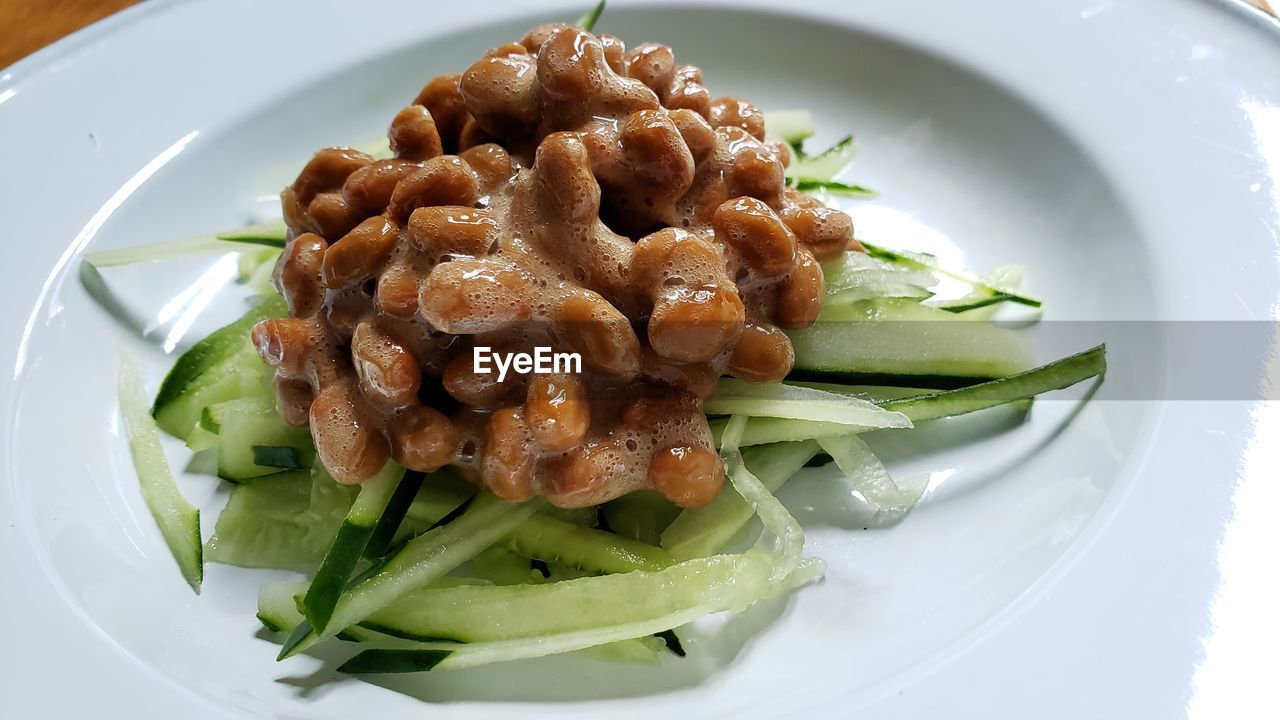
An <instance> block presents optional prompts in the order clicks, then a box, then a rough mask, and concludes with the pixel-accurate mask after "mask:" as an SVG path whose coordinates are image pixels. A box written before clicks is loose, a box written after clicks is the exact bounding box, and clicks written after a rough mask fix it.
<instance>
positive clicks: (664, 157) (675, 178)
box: [618, 110, 693, 199]
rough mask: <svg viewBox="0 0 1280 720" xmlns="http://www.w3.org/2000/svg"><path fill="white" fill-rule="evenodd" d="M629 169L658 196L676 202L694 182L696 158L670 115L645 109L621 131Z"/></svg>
mask: <svg viewBox="0 0 1280 720" xmlns="http://www.w3.org/2000/svg"><path fill="white" fill-rule="evenodd" d="M618 142H620V143H621V144H622V153H623V157H624V158H625V159H626V161H627V166H628V167H627V169H628V170H629V171H630V172H631V173H632V175H633V177H636V178H640V179H643V180H645V181H647V183H648V185H649V186H650V187H651V188H653V189H654V190H655V191H656V197H660V198H666V199H675V198H678V197H680V196H682V195H684V194H685V192H686V191H687V190H688V189H689V186H690V185H691V184H692V183H693V155H692V154H691V153H690V152H689V148H688V146H686V145H685V143H684V138H683V137H681V136H680V131H679V130H678V129H676V126H675V123H673V122H672V121H671V120H670V119H669V118H668V117H667V115H666V113H664V112H661V111H658V110H642V111H640V112H637V113H632V114H631V115H629V116H627V118H626V119H625V120H623V121H622V123H621V126H620V128H619V132H618Z"/></svg>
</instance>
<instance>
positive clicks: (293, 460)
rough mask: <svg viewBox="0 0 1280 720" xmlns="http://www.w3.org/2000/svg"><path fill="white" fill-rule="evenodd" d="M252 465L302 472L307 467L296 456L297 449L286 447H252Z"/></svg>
mask: <svg viewBox="0 0 1280 720" xmlns="http://www.w3.org/2000/svg"><path fill="white" fill-rule="evenodd" d="M253 463H254V464H255V465H262V466H264V467H276V468H284V469H285V470H302V469H305V468H306V467H307V466H306V465H304V464H303V462H302V458H301V457H300V456H299V455H298V449H297V448H295V447H289V446H288V445H254V446H253Z"/></svg>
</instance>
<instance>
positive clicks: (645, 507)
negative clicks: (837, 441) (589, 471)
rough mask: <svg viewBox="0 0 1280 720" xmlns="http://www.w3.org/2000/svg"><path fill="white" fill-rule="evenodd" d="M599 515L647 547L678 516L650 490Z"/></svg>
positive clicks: (614, 502)
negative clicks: (646, 544) (602, 515)
mask: <svg viewBox="0 0 1280 720" xmlns="http://www.w3.org/2000/svg"><path fill="white" fill-rule="evenodd" d="M841 427H844V426H841ZM602 511H603V512H604V517H605V520H606V521H607V522H608V523H609V528H610V529H611V530H613V532H615V533H617V534H619V535H621V536H623V537H627V538H631V539H632V540H639V541H640V542H643V543H648V544H649V545H658V544H659V543H660V542H661V541H662V531H663V530H666V529H667V526H668V525H670V524H671V521H672V520H675V519H676V516H677V515H679V514H680V508H679V507H678V506H677V505H675V504H674V503H672V502H671V501H670V500H668V499H666V498H664V497H662V496H661V495H659V494H658V493H656V492H653V491H652V490H638V491H636V492H632V493H627V494H626V495H623V496H622V497H620V498H618V499H616V500H610V501H609V502H607V503H605V504H604V506H603V507H602Z"/></svg>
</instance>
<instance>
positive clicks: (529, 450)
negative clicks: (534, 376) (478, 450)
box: [480, 407, 536, 502]
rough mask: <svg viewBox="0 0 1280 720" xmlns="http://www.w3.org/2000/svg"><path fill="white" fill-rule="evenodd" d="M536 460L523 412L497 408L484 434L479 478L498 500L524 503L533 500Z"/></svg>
mask: <svg viewBox="0 0 1280 720" xmlns="http://www.w3.org/2000/svg"><path fill="white" fill-rule="evenodd" d="M535 459H536V456H535V454H534V449H533V438H532V437H531V436H530V434H529V426H528V425H527V424H526V423H525V420H524V411H523V409H521V408H518V407H505V408H499V409H497V410H495V411H494V412H493V415H491V416H490V417H489V422H488V424H487V425H486V426H485V432H484V456H483V458H481V461H480V477H481V479H482V480H483V481H484V484H485V485H486V486H487V487H488V488H489V490H491V491H492V492H493V494H494V495H497V496H498V497H499V498H502V499H503V500H506V501H508V502H523V501H525V500H528V499H529V498H531V497H533V489H534V488H533V468H534V461H535Z"/></svg>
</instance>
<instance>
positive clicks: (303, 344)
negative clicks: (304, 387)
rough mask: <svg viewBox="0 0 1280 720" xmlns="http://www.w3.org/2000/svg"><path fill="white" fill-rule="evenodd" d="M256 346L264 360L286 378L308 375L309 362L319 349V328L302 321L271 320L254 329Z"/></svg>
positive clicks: (253, 339) (252, 337) (253, 338)
mask: <svg viewBox="0 0 1280 720" xmlns="http://www.w3.org/2000/svg"><path fill="white" fill-rule="evenodd" d="M250 339H251V340H252V341H253V347H254V349H255V350H257V351H258V356H259V357H261V358H262V361H263V362H265V363H266V364H268V365H270V366H271V367H273V368H275V369H276V370H279V371H280V372H282V373H284V374H285V375H290V376H295V377H296V376H300V375H304V374H306V372H307V360H308V358H309V357H310V355H311V352H312V350H313V349H314V348H315V346H316V342H317V338H316V326H315V323H314V322H313V321H310V320H303V319H300V318H271V319H268V320H263V321H262V322H260V323H258V324H257V325H254V326H253V331H252V332H251V333H250Z"/></svg>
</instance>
